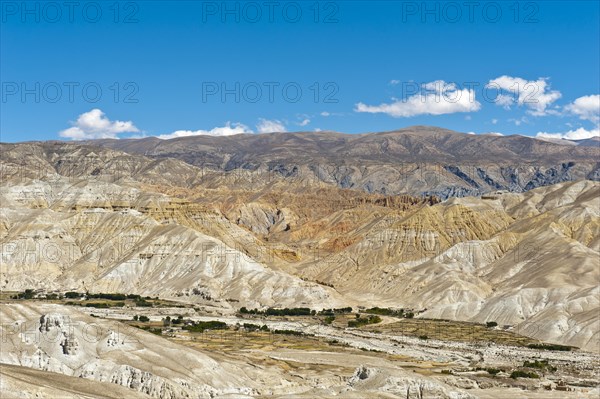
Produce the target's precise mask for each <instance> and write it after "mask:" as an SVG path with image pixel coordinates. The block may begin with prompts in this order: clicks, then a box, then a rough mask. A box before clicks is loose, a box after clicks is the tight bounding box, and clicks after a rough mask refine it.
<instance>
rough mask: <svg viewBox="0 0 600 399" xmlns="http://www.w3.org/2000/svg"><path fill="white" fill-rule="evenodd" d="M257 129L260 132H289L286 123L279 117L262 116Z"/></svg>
mask: <svg viewBox="0 0 600 399" xmlns="http://www.w3.org/2000/svg"><path fill="white" fill-rule="evenodd" d="M256 129H257V130H258V133H274V132H287V129H286V127H285V125H284V124H283V123H282V122H281V121H278V120H277V119H273V120H269V119H263V118H260V119H259V122H258V124H257V125H256Z"/></svg>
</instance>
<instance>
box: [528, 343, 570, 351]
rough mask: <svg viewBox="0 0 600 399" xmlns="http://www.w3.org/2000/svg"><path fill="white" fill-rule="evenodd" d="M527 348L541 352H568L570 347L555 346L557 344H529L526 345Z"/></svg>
mask: <svg viewBox="0 0 600 399" xmlns="http://www.w3.org/2000/svg"><path fill="white" fill-rule="evenodd" d="M527 347H528V348H531V349H542V350H549V351H567V352H568V351H570V350H571V347H570V346H565V345H557V344H529V345H527Z"/></svg>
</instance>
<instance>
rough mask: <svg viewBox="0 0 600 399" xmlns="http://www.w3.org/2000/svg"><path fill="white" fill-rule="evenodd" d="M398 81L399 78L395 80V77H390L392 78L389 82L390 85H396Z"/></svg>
mask: <svg viewBox="0 0 600 399" xmlns="http://www.w3.org/2000/svg"><path fill="white" fill-rule="evenodd" d="M398 83H400V81H399V80H397V79H392V80H390V84H391V85H392V86H395V85H397V84H398Z"/></svg>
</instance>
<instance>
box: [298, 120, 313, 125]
mask: <svg viewBox="0 0 600 399" xmlns="http://www.w3.org/2000/svg"><path fill="white" fill-rule="evenodd" d="M309 123H310V119H308V118H306V119H304V120H303V121H302V122H300V123H298V125H299V126H306V125H308V124H309Z"/></svg>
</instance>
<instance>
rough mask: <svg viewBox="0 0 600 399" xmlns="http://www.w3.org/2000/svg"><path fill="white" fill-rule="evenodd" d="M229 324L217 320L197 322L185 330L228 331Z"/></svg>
mask: <svg viewBox="0 0 600 399" xmlns="http://www.w3.org/2000/svg"><path fill="white" fill-rule="evenodd" d="M227 328H228V327H227V323H224V322H222V321H217V320H211V321H197V322H195V323H194V324H193V325H191V326H184V327H183V329H184V330H188V331H192V332H204V331H205V330H226V329H227Z"/></svg>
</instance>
